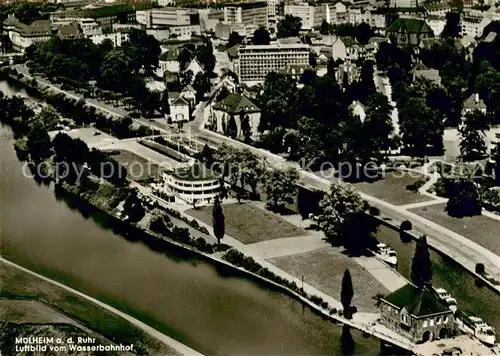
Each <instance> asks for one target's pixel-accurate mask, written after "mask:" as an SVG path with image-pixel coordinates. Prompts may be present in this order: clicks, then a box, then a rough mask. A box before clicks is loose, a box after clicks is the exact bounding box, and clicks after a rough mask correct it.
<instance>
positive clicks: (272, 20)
mask: <svg viewBox="0 0 500 356" xmlns="http://www.w3.org/2000/svg"><path fill="white" fill-rule="evenodd" d="M280 3H281V1H280V0H267V28H268V29H269V30H271V29H273V30H275V29H276V24H277V21H278V8H279V6H280Z"/></svg>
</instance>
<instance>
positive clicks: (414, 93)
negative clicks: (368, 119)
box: [398, 88, 444, 156]
mask: <svg viewBox="0 0 500 356" xmlns="http://www.w3.org/2000/svg"><path fill="white" fill-rule="evenodd" d="M398 110H399V124H400V130H401V138H402V143H403V145H404V146H405V147H406V149H407V150H408V152H409V153H410V154H411V155H414V156H425V155H428V154H429V153H433V154H434V155H438V154H441V152H442V151H443V132H444V124H443V118H442V116H441V115H440V114H439V113H438V112H437V110H436V109H432V108H430V107H428V106H427V105H426V101H425V94H424V93H422V92H421V91H418V90H414V89H411V88H410V89H407V90H403V93H402V94H401V97H400V98H399V100H398ZM429 151H430V152H429Z"/></svg>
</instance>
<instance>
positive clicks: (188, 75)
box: [180, 69, 193, 89]
mask: <svg viewBox="0 0 500 356" xmlns="http://www.w3.org/2000/svg"><path fill="white" fill-rule="evenodd" d="M192 82H193V71H192V70H191V69H189V70H187V71H185V72H182V73H181V83H180V84H181V88H182V89H184V88H186V87H187V86H188V85H190V84H191V83H192Z"/></svg>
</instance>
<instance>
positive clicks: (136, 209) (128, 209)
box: [123, 190, 146, 222]
mask: <svg viewBox="0 0 500 356" xmlns="http://www.w3.org/2000/svg"><path fill="white" fill-rule="evenodd" d="M123 212H124V213H125V214H126V215H127V216H128V219H127V220H128V221H130V222H138V221H140V220H141V219H142V218H143V217H144V215H145V214H146V211H145V210H144V207H143V206H142V202H141V200H140V199H139V197H138V193H137V191H136V190H133V191H132V193H130V195H129V196H128V197H127V199H125V202H124V203H123Z"/></svg>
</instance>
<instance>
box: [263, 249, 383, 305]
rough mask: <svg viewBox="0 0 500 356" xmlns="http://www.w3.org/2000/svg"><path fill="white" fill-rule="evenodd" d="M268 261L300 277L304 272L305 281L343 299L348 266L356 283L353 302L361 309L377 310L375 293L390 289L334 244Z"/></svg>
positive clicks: (334, 296)
mask: <svg viewBox="0 0 500 356" xmlns="http://www.w3.org/2000/svg"><path fill="white" fill-rule="evenodd" d="M269 262H271V263H272V264H275V265H276V266H278V267H280V268H281V269H283V270H285V271H287V272H288V273H290V274H292V275H294V276H295V277H297V278H301V276H304V281H305V282H306V283H308V284H310V285H312V286H313V287H315V288H317V289H319V290H321V291H323V292H325V293H326V294H328V295H331V296H332V297H333V298H336V299H340V290H341V284H342V277H343V275H344V271H345V269H346V268H349V272H351V276H352V283H353V287H354V297H353V301H352V304H353V305H355V306H356V307H357V308H358V311H365V312H377V311H378V308H377V307H376V306H375V300H373V299H372V297H373V296H374V295H376V294H377V293H382V294H384V295H387V294H388V292H389V291H388V290H387V289H386V288H385V287H384V286H383V285H382V284H381V283H380V282H379V281H377V280H376V279H375V277H373V276H372V275H371V274H370V272H368V271H367V270H365V269H363V268H362V267H361V266H360V265H359V264H358V263H356V262H355V261H353V260H352V259H350V258H349V257H347V256H345V255H343V254H342V253H340V252H339V251H338V249H335V248H332V247H326V248H322V249H319V250H315V251H310V252H305V253H299V254H296V255H291V256H284V257H277V258H272V259H269Z"/></svg>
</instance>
